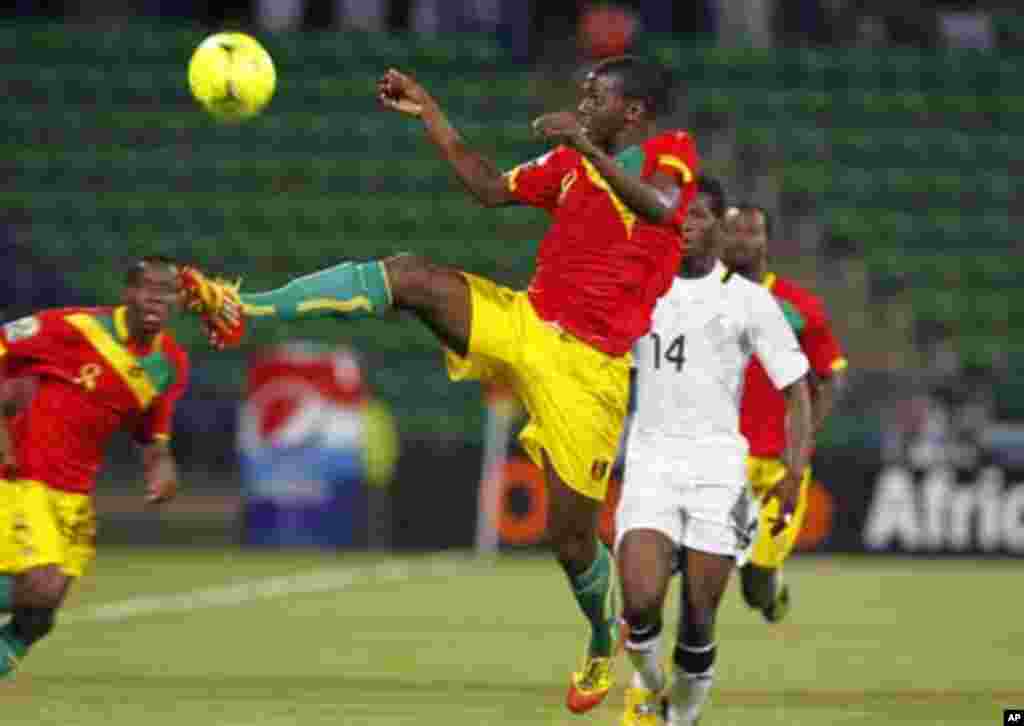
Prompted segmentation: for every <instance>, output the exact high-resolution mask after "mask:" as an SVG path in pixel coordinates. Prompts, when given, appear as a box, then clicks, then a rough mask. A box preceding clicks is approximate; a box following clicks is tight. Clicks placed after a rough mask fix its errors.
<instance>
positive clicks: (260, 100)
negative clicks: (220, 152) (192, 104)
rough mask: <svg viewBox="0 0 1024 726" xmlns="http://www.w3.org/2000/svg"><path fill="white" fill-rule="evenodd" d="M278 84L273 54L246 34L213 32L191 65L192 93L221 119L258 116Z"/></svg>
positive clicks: (193, 56)
mask: <svg viewBox="0 0 1024 726" xmlns="http://www.w3.org/2000/svg"><path fill="white" fill-rule="evenodd" d="M276 84H277V73H276V72H275V71H274V61H273V60H271V58H270V54H269V53H267V51H266V50H264V48H263V46H262V45H260V44H259V41H257V40H256V39H255V38H252V37H250V36H248V35H246V34H244V33H217V34H216V35H211V36H210V37H209V38H207V39H206V40H204V41H203V42H202V43H200V44H199V47H197V48H196V49H195V52H194V53H193V54H192V60H191V61H189V64H188V85H189V87H190V88H191V89H192V95H193V96H195V98H196V100H197V101H199V103H200V104H201V105H202V106H203V108H205V109H206V110H207V111H209V112H210V113H211V114H212V115H213V116H214V117H215V118H216V119H217V120H219V121H226V122H238V121H243V120H245V119H247V118H251V117H253V116H255V115H256V114H258V113H259V112H260V110H261V109H262V108H263V107H264V106H266V105H267V102H268V101H270V97H271V96H273V95H274V86H275V85H276Z"/></svg>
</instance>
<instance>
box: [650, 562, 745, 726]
mask: <svg viewBox="0 0 1024 726" xmlns="http://www.w3.org/2000/svg"><path fill="white" fill-rule="evenodd" d="M685 558H686V559H685V565H684V567H683V570H682V577H683V586H682V587H681V588H680V600H681V602H680V607H679V630H678V633H677V642H676V647H675V651H674V652H673V654H672V660H673V661H674V663H675V668H674V671H675V674H674V679H673V683H672V686H671V688H670V689H669V696H668V712H667V717H666V721H667V723H668V724H669V726H694V725H695V724H696V723H697V720H698V719H699V718H700V714H701V710H702V709H703V708H704V704H705V703H707V700H708V697H709V696H710V695H711V684H712V682H713V681H714V673H715V671H714V664H715V656H716V655H717V652H718V646H717V643H716V642H715V615H716V613H717V612H718V605H719V603H720V602H721V601H722V595H723V594H724V593H725V587H726V585H727V584H728V583H729V573H730V572H732V568H733V564H734V560H733V559H732V558H731V557H725V556H723V555H714V554H709V553H707V552H698V551H697V550H686V551H685Z"/></svg>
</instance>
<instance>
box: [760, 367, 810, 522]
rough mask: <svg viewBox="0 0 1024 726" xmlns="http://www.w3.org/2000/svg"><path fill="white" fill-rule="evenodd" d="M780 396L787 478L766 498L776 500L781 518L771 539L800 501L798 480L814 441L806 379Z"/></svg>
mask: <svg viewBox="0 0 1024 726" xmlns="http://www.w3.org/2000/svg"><path fill="white" fill-rule="evenodd" d="M782 393H783V395H784V396H785V397H786V450H785V451H784V452H783V454H782V463H783V465H785V467H786V475H785V477H783V479H782V481H780V482H779V483H778V484H776V485H775V488H774V489H772V490H771V491H770V492H769V493H768V496H767V497H766V499H772V498H776V499H778V500H779V510H780V512H781V515H782V516H781V517H780V519H779V521H778V522H775V523H774V524H773V525H772V535H773V536H774V535H777V534H779V533H780V532H782V530H783V529H785V527H786V524H787V523H788V520H789V518H791V517H792V516H793V512H794V511H796V507H797V504H798V503H799V501H800V480H801V478H802V477H803V473H804V470H805V469H806V468H807V467H808V465H809V464H810V453H811V444H812V440H813V438H814V430H813V422H812V419H811V392H810V387H809V386H808V385H807V377H806V376H804V377H803V378H801V379H800V380H798V381H796V382H795V383H791V384H790V385H788V386H786V388H784V389H783V391H782Z"/></svg>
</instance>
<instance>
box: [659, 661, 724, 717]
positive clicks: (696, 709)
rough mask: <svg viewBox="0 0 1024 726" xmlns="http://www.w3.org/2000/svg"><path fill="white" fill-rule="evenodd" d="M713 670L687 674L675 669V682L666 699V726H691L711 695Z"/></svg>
mask: <svg viewBox="0 0 1024 726" xmlns="http://www.w3.org/2000/svg"><path fill="white" fill-rule="evenodd" d="M714 675H715V669H714V668H709V669H708V670H706V671H705V672H703V673H687V672H686V671H684V670H683V669H681V668H676V669H675V680H674V681H673V683H672V689H671V691H669V697H668V726H693V724H694V723H696V722H697V719H698V718H699V717H700V712H701V709H703V708H704V704H705V703H707V701H708V696H710V695H711V684H712V682H713V681H714Z"/></svg>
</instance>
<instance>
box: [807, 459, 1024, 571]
mask: <svg viewBox="0 0 1024 726" xmlns="http://www.w3.org/2000/svg"><path fill="white" fill-rule="evenodd" d="M868 453H870V452H864V451H860V452H836V451H832V452H829V451H823V452H821V453H820V454H819V456H818V462H819V464H818V467H817V469H816V472H815V473H816V476H817V478H818V479H819V480H820V481H824V482H827V490H828V492H829V494H830V495H831V498H832V508H833V511H834V515H833V517H832V518H831V523H830V525H829V528H828V531H827V534H826V535H825V537H824V538H823V542H822V549H825V550H831V551H840V552H876V553H901V554H922V555H975V556H985V555H1003V556H1013V555H1015V556H1020V555H1024V469H1021V468H1016V467H1007V466H1005V465H1001V464H999V463H995V462H985V461H979V462H976V463H975V464H974V465H971V466H959V465H954V464H951V463H936V464H934V465H931V466H924V467H921V466H915V465H914V464H913V463H911V462H893V463H885V464H883V462H882V461H881V460H880V457H878V456H875V457H866V456H865V454H868ZM872 458H873V460H872ZM812 506H813V505H812Z"/></svg>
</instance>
